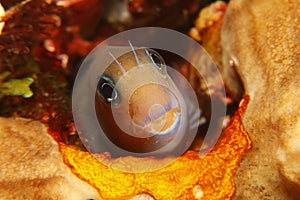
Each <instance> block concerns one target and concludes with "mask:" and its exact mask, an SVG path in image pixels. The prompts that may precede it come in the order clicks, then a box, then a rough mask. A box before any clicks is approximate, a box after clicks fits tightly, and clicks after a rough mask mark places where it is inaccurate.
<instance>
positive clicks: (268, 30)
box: [221, 0, 300, 199]
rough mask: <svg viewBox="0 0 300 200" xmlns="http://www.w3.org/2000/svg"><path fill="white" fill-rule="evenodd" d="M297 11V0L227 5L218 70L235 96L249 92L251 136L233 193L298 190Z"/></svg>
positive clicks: (291, 195) (283, 195) (270, 194)
mask: <svg viewBox="0 0 300 200" xmlns="http://www.w3.org/2000/svg"><path fill="white" fill-rule="evenodd" d="M299 11H300V10H299V1H298V0H285V1H281V0H272V1H261V0H231V1H230V3H229V5H228V8H227V11H226V14H225V17H224V21H223V29H222V46H223V53H224V56H223V68H222V69H221V71H222V73H223V75H224V77H225V81H226V83H227V85H228V86H230V89H231V92H232V93H233V94H234V96H235V97H236V98H237V99H239V98H240V97H241V96H242V95H243V93H242V88H244V89H245V94H248V95H249V96H250V98H251V99H250V103H249V105H248V108H247V111H246V113H245V115H244V118H243V124H244V126H245V128H246V130H247V132H248V133H249V135H250V137H251V139H252V140H253V148H252V149H251V150H250V151H249V153H248V154H247V156H246V157H245V159H244V160H243V161H242V163H241V166H240V168H239V170H238V172H237V174H236V178H235V182H236V185H237V192H236V199H296V198H297V197H298V198H299V196H300V195H299V193H300V102H299V97H300V73H299V72H300V71H299V66H300V46H299V43H300V24H299ZM239 78H240V80H241V82H240V81H238V80H239Z"/></svg>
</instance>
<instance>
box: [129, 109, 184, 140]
mask: <svg viewBox="0 0 300 200" xmlns="http://www.w3.org/2000/svg"><path fill="white" fill-rule="evenodd" d="M171 112H172V113H174V114H175V115H176V116H175V120H174V121H173V123H172V124H171V125H170V126H168V127H167V128H165V130H164V131H155V130H153V129H151V125H152V124H154V125H155V123H156V122H159V121H160V120H162V118H163V117H164V116H166V117H168V116H167V115H170V114H172V113H171ZM180 121H181V112H180V106H179V105H176V106H174V105H173V106H168V107H167V109H166V110H165V112H162V113H159V114H158V115H157V116H156V117H155V118H154V120H148V121H147V122H145V123H144V125H143V126H141V125H138V124H135V123H134V124H133V126H134V130H135V131H134V132H136V133H138V132H144V133H146V135H147V136H149V137H150V136H154V135H157V136H158V135H167V134H170V133H171V132H174V133H175V132H177V129H178V128H179V124H180ZM165 123H166V122H165Z"/></svg>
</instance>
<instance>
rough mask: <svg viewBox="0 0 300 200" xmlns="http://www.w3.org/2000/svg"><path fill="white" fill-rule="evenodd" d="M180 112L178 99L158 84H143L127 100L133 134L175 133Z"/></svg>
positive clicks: (144, 136) (145, 135)
mask: <svg viewBox="0 0 300 200" xmlns="http://www.w3.org/2000/svg"><path fill="white" fill-rule="evenodd" d="M153 91H155V94H153ZM181 112H182V111H181V106H180V103H179V100H178V98H177V96H176V95H175V94H174V92H173V91H171V90H170V89H169V88H167V87H165V86H162V85H158V84H147V85H144V86H142V87H140V88H138V89H137V90H136V91H135V93H134V94H133V95H131V98H130V101H129V114H130V117H131V119H132V124H133V135H134V136H136V137H143V138H147V137H151V136H154V135H156V136H159V135H166V134H172V133H176V131H175V130H176V129H177V128H178V126H179V124H180V119H181Z"/></svg>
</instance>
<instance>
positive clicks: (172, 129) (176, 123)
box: [147, 107, 181, 135]
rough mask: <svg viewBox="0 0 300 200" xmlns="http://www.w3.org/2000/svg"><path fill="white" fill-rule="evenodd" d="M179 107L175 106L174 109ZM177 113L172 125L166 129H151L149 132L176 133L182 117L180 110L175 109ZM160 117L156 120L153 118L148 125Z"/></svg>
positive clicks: (155, 133)
mask: <svg viewBox="0 0 300 200" xmlns="http://www.w3.org/2000/svg"><path fill="white" fill-rule="evenodd" d="M177 108H178V107H175V108H173V109H177ZM171 110H172V109H169V111H167V112H166V113H165V115H166V114H167V113H169V112H171ZM175 114H176V118H175V120H174V122H173V123H172V125H171V126H169V127H168V128H167V129H166V130H164V131H149V133H151V134H153V135H167V134H169V133H171V132H174V133H175V132H176V131H177V129H178V127H179V124H180V118H181V114H180V112H179V111H175ZM161 117H163V116H161ZM159 119H160V117H159V118H157V119H155V120H152V121H151V122H149V123H148V124H147V126H148V125H150V124H151V123H153V122H155V121H157V120H159Z"/></svg>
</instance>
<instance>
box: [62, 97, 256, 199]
mask: <svg viewBox="0 0 300 200" xmlns="http://www.w3.org/2000/svg"><path fill="white" fill-rule="evenodd" d="M248 102H249V97H245V100H244V102H243V103H242V104H241V106H240V107H239V109H238V111H237V112H236V114H235V115H234V117H233V118H232V120H231V123H230V125H229V126H228V128H227V129H226V130H225V131H224V132H223V135H222V137H221V139H220V140H219V143H218V144H217V145H216V146H215V147H214V149H213V150H212V151H211V152H210V153H209V154H208V155H207V156H205V157H203V158H200V157H199V152H195V151H188V152H186V153H185V154H184V155H183V156H181V157H180V158H179V159H178V160H176V161H175V162H173V163H172V164H171V165H169V166H167V167H165V168H162V169H160V170H157V171H154V172H145V173H125V172H120V171H118V170H115V169H113V168H111V167H108V166H106V165H104V164H102V163H100V162H99V161H98V160H97V159H96V158H95V157H93V156H92V155H91V154H89V153H88V152H83V151H79V150H77V149H75V148H73V147H70V146H67V145H65V144H63V143H61V145H60V149H61V152H62V155H63V156H64V160H65V162H66V163H67V164H68V165H69V166H70V168H71V169H72V171H73V172H74V173H75V174H76V175H78V176H79V177H80V178H81V179H83V180H85V181H87V182H89V183H90V184H91V185H93V186H94V187H95V188H96V189H98V191H99V193H100V194H101V196H102V197H103V198H104V199H119V198H126V197H132V196H134V195H136V194H139V193H148V194H150V195H152V196H153V197H154V198H156V199H209V200H213V199H230V198H231V197H232V196H233V195H234V192H235V186H234V182H233V175H234V173H235V172H236V170H237V167H238V166H239V163H240V160H241V158H242V156H243V155H244V154H245V153H246V151H247V150H249V149H250V148H251V140H250V138H249V137H248V135H247V133H246V131H245V129H244V127H243V124H242V116H243V113H244V112H245V110H246V107H247V104H248ZM136 159H138V158H132V157H124V158H119V159H115V162H114V163H116V164H118V165H126V162H133V161H136ZM159 162H160V161H159V160H156V159H153V158H149V161H148V162H145V163H144V164H145V166H144V167H145V168H146V167H147V166H148V165H149V163H152V164H155V163H156V164H159ZM142 164H143V162H142Z"/></svg>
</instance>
